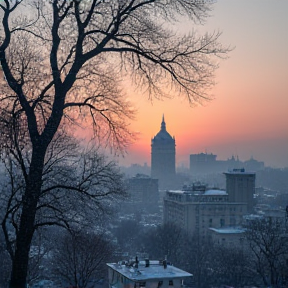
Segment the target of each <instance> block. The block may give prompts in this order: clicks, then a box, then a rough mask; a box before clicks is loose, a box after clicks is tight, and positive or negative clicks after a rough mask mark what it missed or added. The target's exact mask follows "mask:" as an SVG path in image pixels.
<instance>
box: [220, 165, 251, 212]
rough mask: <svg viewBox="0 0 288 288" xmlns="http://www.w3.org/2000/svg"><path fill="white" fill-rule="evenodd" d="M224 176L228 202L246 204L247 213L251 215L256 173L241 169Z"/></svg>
mask: <svg viewBox="0 0 288 288" xmlns="http://www.w3.org/2000/svg"><path fill="white" fill-rule="evenodd" d="M224 174H225V176H226V190H227V191H228V193H229V202H231V203H234V202H239V203H246V204H247V210H248V213H253V207H254V204H255V203H254V194H255V179H256V173H255V172H246V171H245V169H243V168H242V169H233V170H231V171H229V172H226V173H224Z"/></svg>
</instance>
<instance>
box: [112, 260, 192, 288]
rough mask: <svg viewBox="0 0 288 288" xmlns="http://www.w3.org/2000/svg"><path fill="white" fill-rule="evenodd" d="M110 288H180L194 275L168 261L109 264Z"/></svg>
mask: <svg viewBox="0 0 288 288" xmlns="http://www.w3.org/2000/svg"><path fill="white" fill-rule="evenodd" d="M107 266H108V281H109V288H140V287H146V288H160V287H161V288H180V287H182V286H183V280H184V279H186V278H188V277H191V276H192V274H190V273H188V272H185V271H183V270H181V269H179V268H177V267H175V266H171V265H169V264H167V261H166V260H163V261H158V260H155V261H151V260H148V259H146V260H145V261H138V259H137V257H136V260H135V261H132V262H130V263H129V262H124V261H123V262H119V263H108V264H107Z"/></svg>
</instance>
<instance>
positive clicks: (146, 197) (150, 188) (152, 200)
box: [128, 174, 159, 212]
mask: <svg viewBox="0 0 288 288" xmlns="http://www.w3.org/2000/svg"><path fill="white" fill-rule="evenodd" d="M128 193H129V195H130V198H129V203H130V204H131V209H134V210H135V209H136V210H140V211H141V210H145V211H146V212H156V211H157V210H158V209H159V205H158V204H159V190H158V179H153V178H151V177H149V176H148V175H144V174H137V175H136V176H135V177H132V178H130V179H128Z"/></svg>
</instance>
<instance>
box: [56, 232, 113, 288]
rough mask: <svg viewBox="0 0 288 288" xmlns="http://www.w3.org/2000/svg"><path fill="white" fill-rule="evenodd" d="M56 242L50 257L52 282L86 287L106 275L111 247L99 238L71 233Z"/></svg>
mask: <svg viewBox="0 0 288 288" xmlns="http://www.w3.org/2000/svg"><path fill="white" fill-rule="evenodd" d="M58 241H59V242H58V244H57V245H56V249H55V250H54V252H53V255H54V256H53V258H52V261H53V263H55V266H54V267H53V268H52V274H53V275H54V277H55V282H56V283H57V282H58V283H59V285H61V284H62V285H72V286H73V287H74V286H75V287H79V288H88V287H95V283H97V282H98V281H99V280H101V279H103V278H104V277H105V276H106V274H107V268H106V261H107V259H110V257H111V255H112V246H111V245H110V243H109V242H108V241H107V240H105V238H104V237H103V235H101V234H100V235H97V234H94V233H86V232H85V231H78V232H75V231H74V232H73V231H71V232H70V233H66V235H64V236H63V237H60V240H59V239H58Z"/></svg>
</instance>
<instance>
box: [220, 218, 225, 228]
mask: <svg viewBox="0 0 288 288" xmlns="http://www.w3.org/2000/svg"><path fill="white" fill-rule="evenodd" d="M220 226H221V227H224V226H225V219H220Z"/></svg>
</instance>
